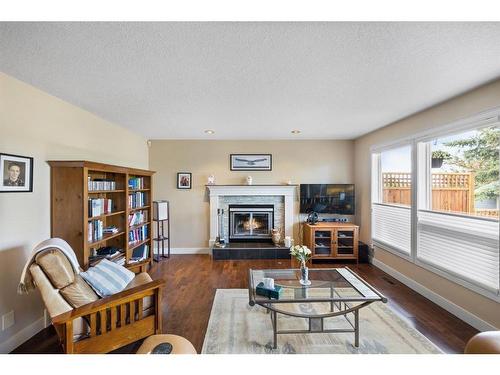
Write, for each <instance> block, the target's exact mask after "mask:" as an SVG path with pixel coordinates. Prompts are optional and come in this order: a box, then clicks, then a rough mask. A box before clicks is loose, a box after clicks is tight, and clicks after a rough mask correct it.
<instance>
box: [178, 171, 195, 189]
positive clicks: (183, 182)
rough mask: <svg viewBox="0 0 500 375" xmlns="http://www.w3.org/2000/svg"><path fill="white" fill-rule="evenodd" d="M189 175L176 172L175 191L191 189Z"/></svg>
mask: <svg viewBox="0 0 500 375" xmlns="http://www.w3.org/2000/svg"><path fill="white" fill-rule="evenodd" d="M191 180H192V178H191V173H189V172H178V173H177V189H191V182H192V181H191Z"/></svg>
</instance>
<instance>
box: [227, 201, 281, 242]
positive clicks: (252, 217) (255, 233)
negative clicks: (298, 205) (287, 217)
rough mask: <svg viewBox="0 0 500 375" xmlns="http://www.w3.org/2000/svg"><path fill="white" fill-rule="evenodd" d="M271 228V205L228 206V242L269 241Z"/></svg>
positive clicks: (272, 213)
mask: <svg viewBox="0 0 500 375" xmlns="http://www.w3.org/2000/svg"><path fill="white" fill-rule="evenodd" d="M273 227H274V206H273V205H269V204H252V205H248V204H232V205H229V242H252V241H271V230H272V229H273Z"/></svg>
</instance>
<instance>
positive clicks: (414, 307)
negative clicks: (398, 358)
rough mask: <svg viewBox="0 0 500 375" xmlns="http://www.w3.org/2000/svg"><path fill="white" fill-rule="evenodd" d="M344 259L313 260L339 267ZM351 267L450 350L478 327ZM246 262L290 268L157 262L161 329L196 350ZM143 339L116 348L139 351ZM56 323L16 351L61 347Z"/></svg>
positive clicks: (201, 259)
mask: <svg viewBox="0 0 500 375" xmlns="http://www.w3.org/2000/svg"><path fill="white" fill-rule="evenodd" d="M337 266H342V264H331V263H330V264H324V263H322V264H314V265H313V267H337ZM349 267H350V268H351V269H353V270H354V271H355V272H357V273H358V274H359V275H360V276H361V277H362V278H364V279H365V280H366V281H368V282H369V283H370V284H372V285H373V286H374V287H375V288H377V289H378V290H379V291H380V292H382V293H383V294H385V296H386V297H387V298H388V299H389V302H388V304H389V306H390V307H392V308H393V309H394V310H395V311H397V312H398V313H399V314H401V315H402V316H404V317H405V318H406V319H407V320H408V321H410V322H411V324H412V325H413V327H414V328H415V329H417V330H418V331H420V332H421V333H422V334H424V335H425V336H426V337H427V338H429V339H430V340H431V341H432V342H433V343H434V344H436V345H437V346H438V347H439V348H441V350H443V351H444V352H447V353H463V350H464V347H465V344H466V342H467V340H468V339H469V338H471V337H472V336H473V335H474V334H476V333H477V332H478V331H477V330H476V329H474V328H473V327H471V326H469V325H468V324H466V323H464V322H462V321H461V320H460V319H458V318H456V317H455V316H453V315H451V314H450V313H448V312H447V311H446V310H444V309H442V308H440V307H439V306H437V305H436V304H434V303H432V302H431V301H429V300H428V299H426V298H424V297H422V296H421V295H419V294H418V293H416V292H414V291H413V290H411V289H409V288H408V287H406V286H405V285H404V284H402V283H400V282H399V281H397V280H396V279H394V278H392V277H391V276H389V275H387V274H386V273H384V272H382V271H381V270H379V269H378V268H376V267H374V266H372V265H370V264H360V265H359V266H356V265H355V264H350V265H349ZM248 268H254V269H259V268H290V261H288V260H225V261H212V259H211V258H210V256H208V255H173V256H172V257H171V258H170V259H167V260H163V261H162V262H160V263H155V264H154V265H153V267H152V269H151V271H150V274H151V276H152V277H153V278H160V277H161V278H164V279H165V280H166V285H167V286H166V288H165V291H164V299H163V301H164V303H165V305H164V307H163V314H164V316H163V332H166V333H172V334H177V335H181V336H184V337H186V338H187V339H188V340H189V341H191V342H192V343H193V345H194V346H195V348H196V350H197V351H198V352H200V351H201V348H202V346H203V339H204V337H205V331H206V328H207V325H208V319H209V317H210V311H211V308H212V302H213V299H214V295H215V291H216V289H218V288H219V289H220V288H227V289H229V288H241V289H246V288H247V279H248ZM139 345H140V342H137V343H134V344H131V345H128V346H126V347H124V348H121V349H119V350H117V351H115V352H116V353H135V351H136V350H137V348H138V346H139ZM59 352H61V349H60V347H59V345H58V342H57V337H56V335H55V331H54V329H53V328H52V327H49V328H47V329H44V330H42V331H41V332H40V333H38V334H37V335H35V336H34V337H33V338H31V339H30V340H28V341H27V342H25V343H24V344H22V345H21V346H19V347H18V348H17V349H15V350H14V351H13V353H59Z"/></svg>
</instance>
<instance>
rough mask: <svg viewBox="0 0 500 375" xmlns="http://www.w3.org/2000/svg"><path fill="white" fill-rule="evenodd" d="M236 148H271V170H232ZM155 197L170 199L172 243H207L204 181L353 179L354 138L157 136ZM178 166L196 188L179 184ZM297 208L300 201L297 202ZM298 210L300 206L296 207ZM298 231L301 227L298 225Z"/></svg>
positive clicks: (176, 245) (153, 159)
mask: <svg viewBox="0 0 500 375" xmlns="http://www.w3.org/2000/svg"><path fill="white" fill-rule="evenodd" d="M231 153H271V154H272V155H273V170H272V171H270V172H263V171H258V172H232V171H230V170H229V155H230V154H231ZM149 166H150V169H152V170H155V171H157V173H156V175H155V178H154V197H155V199H168V200H170V202H171V217H172V220H171V223H172V233H173V235H172V246H173V247H174V248H206V247H207V246H208V239H209V203H208V197H207V195H206V188H205V184H206V183H207V177H208V176H209V175H210V174H213V175H214V176H215V178H216V183H217V184H219V185H223V184H243V183H244V181H245V178H246V176H247V175H251V176H252V177H253V184H279V183H285V182H286V181H288V180H291V181H292V182H293V183H294V184H300V183H352V182H353V141H210V140H207V141H204V140H203V141H170V140H157V141H152V146H151V148H150V153H149ZM177 172H191V173H192V174H193V188H192V190H178V189H177V188H176V177H177ZM297 208H298V206H297ZM297 212H298V211H297ZM295 233H297V230H295Z"/></svg>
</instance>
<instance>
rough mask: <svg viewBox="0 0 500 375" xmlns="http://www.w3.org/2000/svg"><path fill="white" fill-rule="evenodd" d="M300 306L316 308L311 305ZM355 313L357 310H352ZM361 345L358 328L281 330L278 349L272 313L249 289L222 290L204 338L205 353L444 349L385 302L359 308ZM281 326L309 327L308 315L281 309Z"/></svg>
mask: <svg viewBox="0 0 500 375" xmlns="http://www.w3.org/2000/svg"><path fill="white" fill-rule="evenodd" d="M295 306H298V307H297V308H299V309H301V310H306V309H307V310H310V309H311V308H314V307H313V306H311V304H308V303H304V304H300V305H295ZM351 316H352V314H351ZM359 322H360V339H359V348H356V347H354V334H353V333H308V334H284V335H278V348H277V349H273V348H272V343H273V334H272V332H273V331H272V325H271V319H270V315H269V314H267V313H266V309H265V308H263V307H261V306H258V305H255V306H250V305H249V304H248V290H247V289H217V292H216V293H215V299H214V303H213V306H212V312H211V314H210V320H209V322H208V328H207V332H206V335H205V340H204V342H203V348H202V353H203V354H229V353H234V354H258V353H267V354H280V353H281V354H285V353H290V354H293V353H318V354H320V353H324V354H327V353H329V354H349V353H353V354H356V353H359V354H378V353H382V354H391V353H394V354H397V353H399V354H433V353H436V354H437V353H441V351H440V350H439V349H438V348H437V347H436V346H435V345H434V344H432V343H431V342H430V341H429V340H428V339H427V338H426V337H425V336H424V335H422V334H421V333H420V332H418V331H417V330H415V329H414V328H412V327H411V326H410V325H409V324H408V323H407V322H406V321H405V320H404V319H403V318H402V317H400V316H399V315H398V314H397V313H396V312H394V311H393V310H392V309H391V308H389V307H388V306H387V305H386V304H384V303H382V302H374V303H372V304H371V305H369V306H366V307H363V308H362V309H361V310H360V313H359ZM325 328H351V327H350V326H349V325H348V323H347V322H346V321H345V319H344V318H343V317H334V318H328V319H325ZM278 329H307V320H306V319H301V318H294V317H289V316H286V315H282V314H279V318H278Z"/></svg>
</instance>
